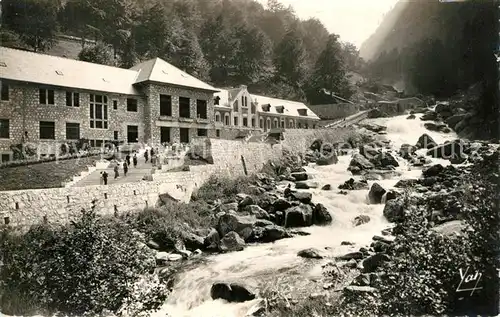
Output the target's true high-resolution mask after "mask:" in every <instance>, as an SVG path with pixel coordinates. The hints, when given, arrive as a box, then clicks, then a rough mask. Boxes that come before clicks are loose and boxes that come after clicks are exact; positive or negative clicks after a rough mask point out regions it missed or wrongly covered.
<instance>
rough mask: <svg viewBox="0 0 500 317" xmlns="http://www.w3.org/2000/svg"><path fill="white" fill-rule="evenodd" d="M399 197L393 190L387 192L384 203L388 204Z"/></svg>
mask: <svg viewBox="0 0 500 317" xmlns="http://www.w3.org/2000/svg"><path fill="white" fill-rule="evenodd" d="M398 197H399V193H398V192H397V191H395V190H393V189H390V190H388V191H387V192H386V193H385V202H388V201H389V200H392V199H396V198H398Z"/></svg>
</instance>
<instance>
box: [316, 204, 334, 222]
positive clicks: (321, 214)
mask: <svg viewBox="0 0 500 317" xmlns="http://www.w3.org/2000/svg"><path fill="white" fill-rule="evenodd" d="M332 220H333V219H332V215H331V214H330V213H329V212H328V209H326V207H325V206H323V204H316V206H314V210H313V223H314V224H315V225H319V226H323V225H329V224H331V223H332Z"/></svg>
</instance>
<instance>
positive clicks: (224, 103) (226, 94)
mask: <svg viewBox="0 0 500 317" xmlns="http://www.w3.org/2000/svg"><path fill="white" fill-rule="evenodd" d="M244 88H246V87H238V88H218V92H216V93H215V94H214V97H219V98H220V100H219V104H218V105H216V106H215V107H226V108H231V105H230V104H229V101H230V100H231V101H233V100H234V98H236V96H237V95H238V94H239V93H240V91H241V90H242V89H244Z"/></svg>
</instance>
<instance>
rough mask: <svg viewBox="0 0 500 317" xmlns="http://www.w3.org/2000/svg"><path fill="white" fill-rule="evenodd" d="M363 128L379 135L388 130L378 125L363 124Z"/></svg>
mask: <svg viewBox="0 0 500 317" xmlns="http://www.w3.org/2000/svg"><path fill="white" fill-rule="evenodd" d="M361 126H362V127H363V128H365V129H367V130H370V131H372V132H375V133H379V132H382V131H385V130H387V127H384V126H383V125H378V124H375V123H366V124H363V125H361Z"/></svg>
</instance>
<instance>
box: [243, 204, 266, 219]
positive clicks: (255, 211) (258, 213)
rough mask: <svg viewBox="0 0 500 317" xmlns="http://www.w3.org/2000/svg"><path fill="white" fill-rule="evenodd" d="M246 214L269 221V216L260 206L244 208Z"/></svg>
mask: <svg viewBox="0 0 500 317" xmlns="http://www.w3.org/2000/svg"><path fill="white" fill-rule="evenodd" d="M244 210H245V211H246V212H248V213H249V214H250V215H252V216H255V218H257V219H267V220H269V214H268V213H267V211H265V210H264V209H262V208H260V207H259V206H258V205H248V206H246V207H245V208H244Z"/></svg>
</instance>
